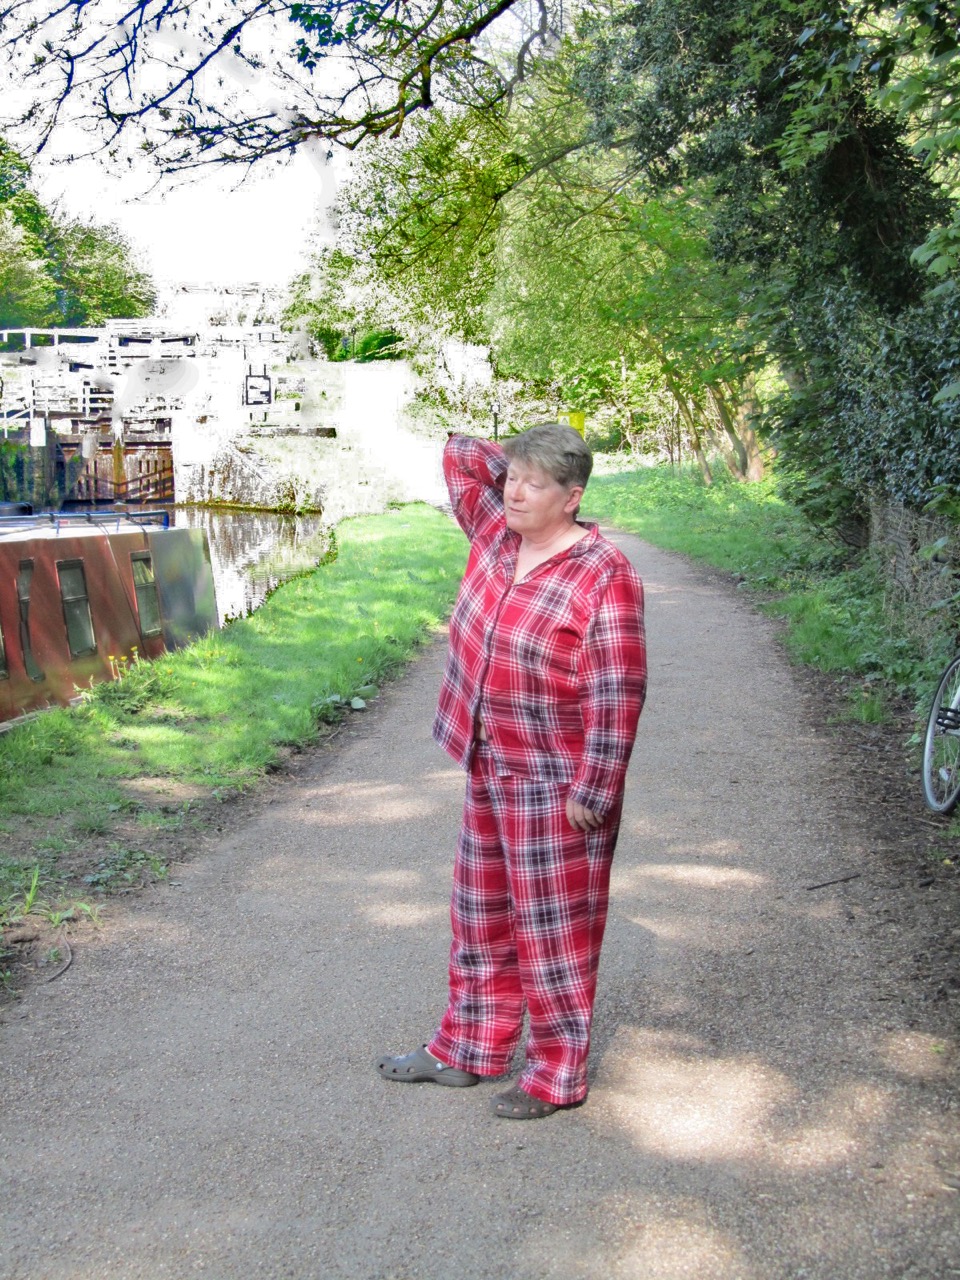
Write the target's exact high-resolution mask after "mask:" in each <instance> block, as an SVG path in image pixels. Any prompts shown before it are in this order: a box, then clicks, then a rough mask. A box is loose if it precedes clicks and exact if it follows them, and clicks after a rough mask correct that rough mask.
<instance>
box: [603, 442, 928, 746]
mask: <svg viewBox="0 0 960 1280" xmlns="http://www.w3.org/2000/svg"><path fill="white" fill-rule="evenodd" d="M583 514H584V516H586V517H587V518H593V519H597V520H601V521H603V522H605V523H609V524H612V525H616V526H617V527H618V528H620V529H624V530H626V531H628V532H633V533H636V534H638V535H639V536H640V537H642V538H645V539H646V540H647V541H649V542H652V543H654V544H655V545H656V546H659V547H663V548H665V549H666V550H669V551H678V552H682V553H683V554H685V555H689V556H691V557H693V558H694V559H696V560H700V561H703V562H704V563H706V564H710V565H713V566H715V567H717V568H719V569H724V570H727V571H728V572H730V573H732V574H734V575H735V576H736V577H737V579H738V581H739V582H740V583H741V584H742V587H743V588H744V589H745V590H747V591H752V592H755V593H757V595H756V596H755V599H756V601H757V603H758V605H759V607H760V608H762V609H764V610H765V611H767V612H769V613H772V614H774V615H776V616H778V617H781V618H783V619H784V621H785V622H786V624H787V626H786V631H785V636H784V642H785V644H786V647H787V649H788V651H789V653H790V655H791V657H792V658H793V659H794V660H795V661H796V662H798V663H803V664H806V665H808V666H811V667H815V668H818V669H819V670H821V671H825V672H829V673H833V674H836V675H838V676H843V677H848V678H849V694H848V697H849V715H850V716H851V717H852V718H854V719H857V720H861V721H864V722H869V723H876V722H879V721H882V720H883V718H884V715H885V706H886V705H887V704H888V703H889V701H890V700H891V699H894V698H896V699H900V698H903V697H909V698H912V699H913V700H914V701H917V702H922V701H923V700H924V699H926V698H929V696H930V692H931V688H932V687H933V686H935V684H936V675H937V673H938V672H939V669H940V667H941V666H942V665H943V662H944V661H945V659H946V656H947V655H948V652H949V644H948V643H947V642H946V641H944V645H945V647H938V646H937V645H936V644H934V645H932V646H929V650H930V651H929V652H928V651H927V648H928V643H927V642H925V641H924V640H922V639H921V638H920V634H919V630H918V629H916V628H914V627H913V626H912V625H911V622H912V620H911V619H910V618H909V617H908V616H904V615H902V614H898V613H897V611H896V610H895V609H894V608H892V607H891V606H890V603H889V601H888V600H887V599H886V597H885V590H884V585H883V581H882V577H881V575H880V574H879V573H878V572H877V570H876V567H875V566H874V565H873V564H871V563H870V561H869V559H864V558H862V557H861V558H860V559H859V560H858V559H857V558H855V557H854V556H853V553H852V552H851V551H850V550H849V548H845V547H843V546H841V545H839V544H838V543H836V542H834V541H831V540H830V539H827V538H825V537H822V536H820V535H819V534H818V533H817V532H816V531H815V530H814V529H813V528H812V527H811V525H810V524H809V522H808V521H807V520H806V519H805V517H804V516H803V515H802V514H801V513H800V512H799V511H797V510H796V509H795V508H793V507H791V506H790V504H789V503H786V502H785V501H784V500H783V499H782V498H781V497H780V496H779V494H778V493H777V488H776V482H775V480H774V479H767V480H764V481H763V482H761V483H760V484H749V485H748V484H737V483H735V482H733V481H732V480H729V479H726V478H725V477H724V476H723V475H720V476H718V480H717V483H716V484H714V485H713V486H712V487H710V488H708V487H706V486H705V485H704V484H703V482H702V481H701V479H700V478H699V475H697V474H695V473H693V472H689V471H684V472H680V473H676V472H674V471H672V470H670V469H668V468H665V467H656V468H653V467H651V468H645V469H642V470H638V471H632V472H625V473H623V474H621V475H616V476H603V477H597V478H595V479H593V480H591V482H590V486H589V488H588V489H587V493H586V496H585V498H584V502H583Z"/></svg>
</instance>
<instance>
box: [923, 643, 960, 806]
mask: <svg viewBox="0 0 960 1280" xmlns="http://www.w3.org/2000/svg"><path fill="white" fill-rule="evenodd" d="M923 794H924V796H925V797H926V801H927V804H928V805H929V806H930V808H931V809H932V810H933V811H934V813H952V812H953V810H954V809H955V808H956V807H957V802H958V801H960V654H958V655H957V657H955V658H954V660H953V661H952V662H951V663H950V665H949V667H947V669H946V671H944V673H943V677H942V678H941V680H940V687H939V688H938V689H937V694H936V697H935V698H934V700H933V706H932V707H931V708H930V718H929V719H928V721H927V733H926V736H925V738H924V740H923Z"/></svg>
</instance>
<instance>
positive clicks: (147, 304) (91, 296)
mask: <svg viewBox="0 0 960 1280" xmlns="http://www.w3.org/2000/svg"><path fill="white" fill-rule="evenodd" d="M47 252H48V254H49V261H48V265H47V270H48V272H49V274H50V275H51V276H52V278H53V279H54V281H55V283H56V287H57V290H56V291H57V302H56V308H57V311H58V313H59V315H58V323H59V324H63V325H100V324H103V322H104V321H105V320H110V319H133V318H136V317H138V316H146V315H149V314H150V312H151V310H152V309H153V304H154V301H155V299H156V294H155V291H154V288H153V282H152V281H151V279H150V277H149V276H148V275H147V274H146V273H145V272H143V271H141V270H140V269H139V267H138V266H137V265H136V263H135V261H134V257H133V251H132V249H131V247H130V243H129V241H128V240H127V239H126V238H125V237H124V236H123V234H122V233H121V232H120V230H119V229H118V228H117V227H114V226H100V225H97V224H96V223H93V222H83V221H76V220H73V221H68V222H61V221H59V220H58V219H54V220H53V222H52V225H51V228H50V233H49V235H48V238H47Z"/></svg>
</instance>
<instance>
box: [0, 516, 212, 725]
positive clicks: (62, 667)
mask: <svg viewBox="0 0 960 1280" xmlns="http://www.w3.org/2000/svg"><path fill="white" fill-rule="evenodd" d="M216 626H217V602H216V592H215V589H214V584H213V573H212V570H211V566H210V549H209V546H208V544H207V538H206V534H205V533H204V531H203V530H202V529H173V528H170V527H169V517H168V515H167V513H166V512H162V511H161V512H150V511H145V512H142V513H136V514H133V513H122V514H117V513H110V514H107V513H102V512H98V513H91V514H87V515H63V514H58V513H53V514H50V515H35V516H33V515H31V516H25V515H18V516H0V721H9V720H14V719H16V718H17V717H19V716H22V715H24V714H25V713H27V712H30V711H36V710H39V709H40V708H43V707H48V706H55V705H60V706H63V705H65V704H67V703H68V702H70V701H71V700H73V699H74V698H76V697H77V695H78V694H79V693H80V692H81V691H82V690H83V689H85V688H89V687H90V685H92V684H95V683H97V682H98V681H101V680H111V679H115V678H116V677H117V675H118V674H119V672H120V671H122V669H123V668H124V666H128V665H129V664H130V663H131V662H133V661H136V660H138V659H140V658H156V657H158V656H159V655H160V654H162V653H164V652H166V651H168V650H171V649H179V648H181V647H182V646H183V645H185V644H189V643H190V641H191V640H194V639H196V638H197V637H199V636H202V635H205V634H206V633H207V632H208V631H211V630H213V629H214V628H215V627H216Z"/></svg>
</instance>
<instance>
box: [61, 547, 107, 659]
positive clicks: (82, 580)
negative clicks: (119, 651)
mask: <svg viewBox="0 0 960 1280" xmlns="http://www.w3.org/2000/svg"><path fill="white" fill-rule="evenodd" d="M57 575H58V577H59V578H60V599H61V600H62V601H63V618H64V621H65V622H66V624H67V644H69V646H70V656H71V657H73V658H79V657H80V656H81V654H84V653H94V652H95V651H96V648H97V642H96V639H95V638H94V634H93V618H92V617H91V616H90V601H89V599H88V598H87V580H86V577H85V576H84V572H83V561H82V560H58V561H57Z"/></svg>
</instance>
